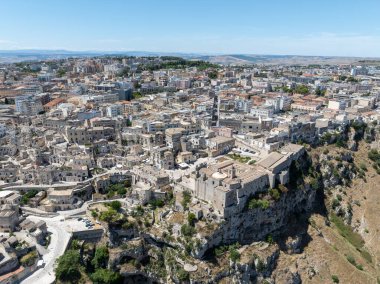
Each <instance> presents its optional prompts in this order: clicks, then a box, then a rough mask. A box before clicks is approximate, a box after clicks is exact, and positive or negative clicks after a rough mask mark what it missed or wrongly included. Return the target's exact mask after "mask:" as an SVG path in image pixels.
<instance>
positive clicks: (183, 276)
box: [177, 268, 190, 281]
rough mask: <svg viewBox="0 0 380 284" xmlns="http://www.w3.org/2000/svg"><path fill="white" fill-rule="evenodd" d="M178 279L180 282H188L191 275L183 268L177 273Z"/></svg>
mask: <svg viewBox="0 0 380 284" xmlns="http://www.w3.org/2000/svg"><path fill="white" fill-rule="evenodd" d="M177 277H178V280H179V281H188V280H189V278H190V274H189V272H187V271H186V270H185V269H183V268H181V269H179V270H178V272H177Z"/></svg>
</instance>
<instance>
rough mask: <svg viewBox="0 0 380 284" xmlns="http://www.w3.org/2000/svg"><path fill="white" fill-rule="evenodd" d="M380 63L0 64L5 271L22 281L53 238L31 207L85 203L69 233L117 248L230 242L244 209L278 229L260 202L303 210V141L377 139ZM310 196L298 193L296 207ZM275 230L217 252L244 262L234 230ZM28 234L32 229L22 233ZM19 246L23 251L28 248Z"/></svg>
mask: <svg viewBox="0 0 380 284" xmlns="http://www.w3.org/2000/svg"><path fill="white" fill-rule="evenodd" d="M379 73H380V70H379V68H378V67H377V66H364V65H362V66H356V65H341V66H330V65H326V66H320V65H309V66H291V65H283V66H282V65H275V66H265V65H262V66H259V65H257V66H222V65H215V64H210V63H207V62H203V61H194V60H185V59H182V58H177V57H95V58H69V59H62V60H50V61H44V62H21V63H17V64H3V65H0V189H1V190H2V191H0V199H1V210H0V231H2V232H6V233H12V234H13V232H17V234H18V235H16V237H17V238H15V237H12V236H9V238H6V239H4V240H2V241H1V242H0V252H1V253H2V255H3V256H4V258H3V260H2V261H1V262H0V273H1V272H2V274H5V275H6V276H4V277H15V276H14V274H12V273H13V272H12V271H14V269H16V268H17V267H20V265H21V267H32V268H30V269H29V268H28V269H27V270H28V271H27V272H25V271H24V270H23V271H19V272H18V274H16V277H18V276H17V275H20V276H19V277H20V279H21V278H23V277H25V275H26V274H28V273H29V274H30V273H32V272H33V271H34V270H36V269H37V268H38V266H37V265H35V264H34V262H37V261H38V258H39V257H40V256H42V255H43V252H42V251H38V253H37V252H36V249H35V246H36V245H37V244H43V245H44V244H46V245H48V239H49V237H50V235H49V234H48V232H47V229H46V223H45V222H43V221H41V220H37V219H33V220H34V221H35V222H32V221H31V220H30V219H28V218H29V217H27V216H26V215H34V216H40V217H41V216H42V217H43V218H47V217H50V218H61V216H64V217H65V218H66V217H72V216H81V215H83V214H87V216H88V218H89V219H91V220H85V221H83V220H76V219H75V221H78V222H76V223H75V224H71V223H70V224H68V223H67V221H66V220H62V222H63V223H64V224H65V225H66V224H68V225H67V226H69V227H70V230H71V231H70V230H67V231H65V232H62V234H67V232H69V233H70V237H69V239H70V238H71V237H75V238H79V239H86V240H87V239H91V240H92V239H101V240H103V241H104V238H108V239H107V240H108V246H109V248H110V249H111V250H112V249H116V248H117V247H120V246H122V245H123V240H124V241H126V240H130V239H134V238H137V237H141V236H140V235H139V234H138V233H136V232H139V231H143V232H144V233H145V234H146V235H145V236H149V235H150V236H151V237H152V238H155V237H157V238H158V239H160V240H161V241H162V240H164V241H166V242H168V243H169V244H170V245H171V246H176V245H178V246H180V247H181V246H182V247H183V248H184V249H185V251H186V252H187V253H188V254H189V255H192V256H193V257H195V258H202V257H203V256H204V254H206V251H207V250H209V249H210V248H213V247H216V246H220V245H221V242H222V240H221V239H218V235H220V236H222V235H223V233H221V231H218V230H222V229H220V228H223V224H228V222H232V221H231V220H234V218H237V216H242V215H241V214H244V212H247V211H248V212H250V213H249V214H256V216H262V218H266V220H273V222H274V223H276V224H278V226H280V225H281V224H283V222H285V221H284V219H283V218H282V217H283V216H280V217H279V216H278V215H277V216H274V215H273V214H272V215H270V214H269V213H255V212H258V209H260V210H262V211H265V210H266V209H268V208H269V207H271V206H273V204H274V203H276V202H278V203H279V204H280V203H281V204H282V205H281V206H282V207H281V208H282V210H283V212H291V211H292V210H293V209H294V208H293V207H291V206H290V205H289V204H288V202H285V201H283V200H285V199H282V196H285V195H286V194H287V193H288V192H292V189H294V187H297V186H298V185H299V184H297V183H294V181H297V180H298V177H296V176H295V174H296V173H297V171H295V170H294V169H296V170H298V168H297V167H300V165H301V164H302V163H304V162H305V161H304V160H305V155H306V153H305V152H306V150H305V144H307V147H309V146H310V145H311V146H317V145H325V144H331V143H335V144H336V145H337V146H339V147H345V148H350V149H354V148H355V147H357V141H358V140H359V139H362V138H364V139H366V141H367V142H369V143H372V142H373V143H375V142H374V141H376V135H377V134H376V132H374V131H373V130H371V128H370V127H367V126H369V125H371V126H375V125H377V123H378V120H379V115H380V113H379V112H378V110H377V101H378V98H379V94H380V81H379V79H378V78H379V77H378V75H379ZM351 136H352V139H350V138H351ZM375 146H376V145H375ZM373 156H374V155H373ZM373 161H375V158H373ZM302 177H305V176H302ZM305 180H307V182H306V184H302V186H303V189H305V190H306V191H308V190H309V191H312V190H313V189H316V188H318V181H316V178H315V177H314V176H313V173H310V174H309V175H308V176H307V178H305ZM309 180H312V181H311V182H309ZM294 184H295V186H293V185H294ZM289 194H290V193H289ZM292 194H293V193H292ZM308 194H310V195H312V193H308ZM306 199H307V198H306ZM306 199H305V197H302V196H297V195H295V196H294V200H295V201H294V206H295V205H297V204H306V203H305V202H306V201H305V200H306ZM109 200H114V203H113V205H112V203H111V205H109V204H108V202H109ZM297 202H299V203H297ZM302 202H303V203H302ZM162 208H164V209H165V210H163V209H162ZM255 210H256V211H255ZM273 210H274V211H275V210H276V209H273ZM252 212H254V213H252ZM278 212H280V211H278ZM157 214H158V216H157ZM260 214H263V215H260ZM265 214H266V215H265ZM80 219H82V217H80ZM186 219H187V220H188V222H185V221H184V220H186ZM252 220H256V219H251V221H252ZM235 221H236V220H235ZM235 221H234V222H235ZM46 222H47V223H48V227H49V221H46ZM70 222H71V221H70ZM72 222H74V221H72ZM224 222H225V223H224ZM252 222H253V221H252ZM235 223H236V222H235ZM253 225H254V224H253V223H252V224H251V223H249V222H248V223H247V224H246V226H247V228H248V227H249V226H253ZM51 226H53V225H51ZM218 226H221V227H218ZM242 226H243V225H242ZM273 229H274V228H273V227H270V226H267V225H265V226H264V227H261V230H262V232H263V233H262V234H255V233H252V234H251V237H249V236H248V235H247V236H237V235H228V237H227V235H225V239H229V240H230V243H229V245H230V246H231V247H230V248H228V247H224V249H225V250H219V253H220V254H223V253H224V251H228V250H229V251H230V253H231V254H233V255H235V256H234V257H233V259H235V260H236V259H238V258H239V257H238V255H237V254H239V253H238V252H237V248H236V247H235V246H233V245H232V244H231V243H232V241H239V242H241V241H243V242H244V241H248V240H252V238H262V237H263V235H265V234H267V233H270V232H271V231H273ZM167 230H168V231H170V232H171V233H170V234H171V235H170V236H169V235H167V234H166V235H164V234H163V232H164V231H165V232H166V231H167ZM25 231H28V232H31V237H30V238H32V240H30V241H29V242H27V243H25V244H23V243H20V242H21V241H20V240H21V238H22V236H23V235H22V234H23V232H25ZM108 231H109V232H111V236H110V235H108V234H104V232H108ZM125 231H127V232H129V233H125ZM8 235H9V234H8ZM65 236H66V235H65ZM106 236H107V237H106ZM173 236H174V237H173ZM210 236H214V239H215V240H218V241H215V242H213V241H210V239H208V238H210ZM223 238H224V237H223ZM67 242H68V241H67ZM17 244H20V246H23V245H24V246H25V247H26V248H27V249H25V250H23V253H18V249H17ZM33 245H34V246H33ZM12 246H13V249H12V248H11V247H12ZM66 246H67V243H66ZM66 246H65V247H64V249H63V251H64V250H65V249H66ZM14 247H16V252H15V249H14ZM20 250H21V249H20ZM111 252H112V251H111ZM62 253H63V252H61V254H62ZM70 253H74V252H72V251H71V252H70ZM89 257H93V256H89ZM25 258H27V260H28V261H26V260H25ZM107 258H108V255H107ZM127 258H128V259H132V258H131V256H128V257H127ZM133 259H134V261H137V260H136V259H137V258H133ZM55 260H56V259H52V260H51V261H55ZM60 261H61V263H62V265H63V263H64V259H61V260H60ZM138 261H142V260H141V259H139V260H138ZM172 261H174V260H172ZM110 262H111V259H110ZM25 263H26V264H25ZM47 265H48V267H49V269H51V270H52V269H53V265H51V267H50V264H49V263H48V264H47ZM98 266H99V269H100V268H101V269H103V270H104V271H103V270H102V271H103V272H104V275H103V274H102V273H103V272H99V273H98V274H95V273H92V272H91V269H90V270H88V269H87V270H88V271H90V272H88V271H87V270H86V271H87V272H83V269H82V270H80V271H78V272H77V274H76V277H79V278H80V277H83V276H81V274H85V273H89V275H90V276H89V277H90V278H91V277H92V279H95V278H96V277H100V278H101V277H105V276H107V275H108V276H110V274H109V273H110V272H109V271H108V270H107V269H111V268H112V267H111V266H112V265H111V264H110V265H108V266H107V265H105V264H104V265H103V264H102V265H98ZM143 266H144V264H143ZM182 266H183V265H182ZM182 266H181V267H179V266H178V264H175V265H174V264H173V269H174V270H176V269H177V270H176V271H177V274H176V275H177V276H176V277H177V278H176V279H177V280H180V278H181V277H182V278H183V280H186V279H188V277H189V275H188V273H190V272H193V271H194V267H193V266H191V265H190V266H189V265H184V266H183V267H185V268H186V269H185V268H183V267H182ZM115 267H117V268H118V270H119V271H123V269H127V268H126V267H120V264H119V263H115V264H114V266H113V268H115ZM144 267H145V268H146V269H145V270H144V269H143V271H144V273H145V275H151V274H149V273H151V272H149V271H150V269H153V268H152V266H149V264H146V265H145V266H144ZM47 271H49V270H48V269H47ZM59 271H60V273H59V275H65V271H63V272H62V267H60V270H59ZM107 271H108V272H107ZM6 273H8V274H6ZM9 273H10V274H9ZM91 273H92V274H91ZM107 273H108V274H107ZM125 273H126V274H128V273H130V272H128V273H127V272H125ZM112 276H113V277H115V279H119V276H115V275H112ZM31 277H33V275H32V276H31ZM43 277H50V276H47V275H44V276H43ZM62 277H64V276H62ZM159 277H163V275H159ZM96 279H98V278H96ZM102 283H103V282H102Z"/></svg>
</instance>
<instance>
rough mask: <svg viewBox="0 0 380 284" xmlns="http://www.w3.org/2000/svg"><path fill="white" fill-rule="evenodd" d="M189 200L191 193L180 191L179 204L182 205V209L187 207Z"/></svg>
mask: <svg viewBox="0 0 380 284" xmlns="http://www.w3.org/2000/svg"><path fill="white" fill-rule="evenodd" d="M190 201H191V194H190V192H188V191H183V192H182V202H181V205H182V206H183V208H184V209H187V207H188V205H189V203H190Z"/></svg>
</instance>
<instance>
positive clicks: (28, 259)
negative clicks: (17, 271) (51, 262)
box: [20, 250, 38, 266]
mask: <svg viewBox="0 0 380 284" xmlns="http://www.w3.org/2000/svg"><path fill="white" fill-rule="evenodd" d="M37 257H38V255H37V252H36V251H35V250H34V251H31V252H30V253H28V254H26V255H24V256H23V257H21V259H20V263H21V265H23V266H32V265H33V264H34V263H35V261H36V259H37Z"/></svg>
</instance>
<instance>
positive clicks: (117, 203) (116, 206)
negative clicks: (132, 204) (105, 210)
mask: <svg viewBox="0 0 380 284" xmlns="http://www.w3.org/2000/svg"><path fill="white" fill-rule="evenodd" d="M109 206H110V207H111V208H112V209H113V210H116V211H119V210H120V208H121V203H120V201H117V200H113V201H111V202H110V203H109Z"/></svg>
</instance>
